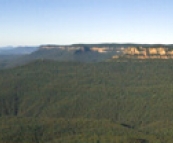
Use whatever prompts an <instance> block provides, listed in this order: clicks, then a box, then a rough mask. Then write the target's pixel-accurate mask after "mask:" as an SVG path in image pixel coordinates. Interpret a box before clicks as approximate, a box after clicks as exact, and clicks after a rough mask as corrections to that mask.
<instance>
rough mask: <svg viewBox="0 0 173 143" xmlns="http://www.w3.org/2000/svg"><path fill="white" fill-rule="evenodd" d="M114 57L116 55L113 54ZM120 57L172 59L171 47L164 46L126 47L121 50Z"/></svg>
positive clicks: (172, 50) (172, 51)
mask: <svg viewBox="0 0 173 143" xmlns="http://www.w3.org/2000/svg"><path fill="white" fill-rule="evenodd" d="M115 57H116V56H113V57H112V58H115ZM120 57H125V58H135V59H173V49H168V48H165V47H158V48H143V47H139V48H137V47H128V48H125V49H124V50H123V54H122V55H121V56H120ZM116 58H117V57H116Z"/></svg>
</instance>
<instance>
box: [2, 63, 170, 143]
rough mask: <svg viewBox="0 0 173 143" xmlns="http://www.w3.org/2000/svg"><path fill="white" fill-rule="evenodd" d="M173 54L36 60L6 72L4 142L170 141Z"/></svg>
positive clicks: (3, 85) (3, 97) (146, 142)
mask: <svg viewBox="0 0 173 143" xmlns="http://www.w3.org/2000/svg"><path fill="white" fill-rule="evenodd" d="M172 71H173V61H171V60H145V61H140V60H131V61H125V60H122V61H120V60H119V61H112V62H103V63H77V62H56V61H48V60H37V61H34V62H32V63H30V64H28V65H25V66H20V67H16V68H13V69H6V70H1V71H0V123H1V126H0V143H42V142H44V143H59V142H61V143H68V142H69V143H71V142H72V143H171V141H172V140H173V134H172V133H173V127H172V125H173V113H172V111H173V96H172V95H173V82H172V81H173V75H172Z"/></svg>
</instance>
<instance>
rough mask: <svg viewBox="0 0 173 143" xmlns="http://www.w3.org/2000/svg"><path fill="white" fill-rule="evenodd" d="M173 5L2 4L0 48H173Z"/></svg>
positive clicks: (18, 0) (22, 0)
mask: <svg viewBox="0 0 173 143" xmlns="http://www.w3.org/2000/svg"><path fill="white" fill-rule="evenodd" d="M172 6H173V1H172V0H0V47H2V46H21V45H22V46H24V45H25V46H27V45H43V44H60V45H67V44H74V43H75V44H76V43H143V44H149V43H153V44H156V43H157V44H173V8H172Z"/></svg>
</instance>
